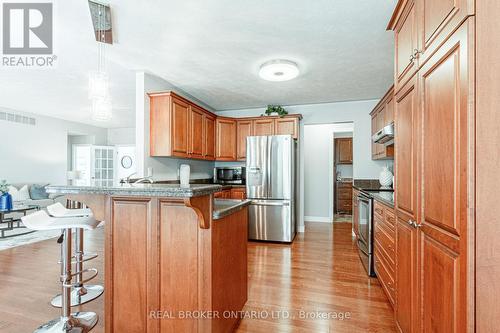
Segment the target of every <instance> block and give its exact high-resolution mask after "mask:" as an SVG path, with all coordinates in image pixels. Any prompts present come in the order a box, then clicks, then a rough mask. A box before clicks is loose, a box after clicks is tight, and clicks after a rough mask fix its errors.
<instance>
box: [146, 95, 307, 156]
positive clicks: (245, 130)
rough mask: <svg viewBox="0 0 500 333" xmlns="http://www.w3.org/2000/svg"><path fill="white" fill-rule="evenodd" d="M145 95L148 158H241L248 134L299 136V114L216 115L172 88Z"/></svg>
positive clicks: (244, 154)
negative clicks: (148, 111) (147, 105)
mask: <svg viewBox="0 0 500 333" xmlns="http://www.w3.org/2000/svg"><path fill="white" fill-rule="evenodd" d="M148 95H149V98H150V156H151V157H181V158H193V159H202V160H212V161H213V160H218V161H237V160H238V161H244V160H245V158H246V138H247V137H248V136H253V135H274V134H290V135H292V136H293V137H294V138H298V137H299V121H300V119H302V116H301V115H300V114H293V115H287V116H284V117H278V116H269V117H246V118H230V117H217V116H216V115H215V114H213V113H211V112H209V111H207V110H205V109H204V108H202V107H201V106H199V105H197V104H195V103H193V102H191V101H189V100H187V99H186V98H184V97H182V96H180V95H177V94H176V93H175V92H172V91H166V92H158V93H150V94H148Z"/></svg>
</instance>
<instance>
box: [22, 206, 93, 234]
mask: <svg viewBox="0 0 500 333" xmlns="http://www.w3.org/2000/svg"><path fill="white" fill-rule="evenodd" d="M21 221H22V222H23V224H24V225H25V226H26V227H27V228H29V229H32V230H57V229H68V228H80V229H85V230H93V229H95V228H96V227H97V226H98V225H99V223H100V222H99V221H97V220H96V219H94V217H93V216H92V215H90V216H83V217H52V216H49V214H47V213H46V212H45V211H43V210H40V211H37V212H35V213H33V214H29V215H26V216H23V217H21Z"/></svg>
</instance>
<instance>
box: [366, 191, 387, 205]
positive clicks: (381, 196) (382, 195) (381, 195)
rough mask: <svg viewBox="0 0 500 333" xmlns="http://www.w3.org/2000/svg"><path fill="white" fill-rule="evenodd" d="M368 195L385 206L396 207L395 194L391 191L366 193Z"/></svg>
mask: <svg viewBox="0 0 500 333" xmlns="http://www.w3.org/2000/svg"><path fill="white" fill-rule="evenodd" d="M364 192H365V193H368V194H369V195H370V196H371V197H372V198H373V199H374V200H376V201H380V202H381V203H383V204H386V205H388V206H390V207H394V192H390V191H378V192H377V191H375V192H371V191H364Z"/></svg>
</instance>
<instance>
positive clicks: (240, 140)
mask: <svg viewBox="0 0 500 333" xmlns="http://www.w3.org/2000/svg"><path fill="white" fill-rule="evenodd" d="M252 132H253V130H252V121H251V120H238V122H237V130H236V133H237V139H236V140H237V156H236V157H237V158H238V160H245V159H246V157H247V136H251V135H252Z"/></svg>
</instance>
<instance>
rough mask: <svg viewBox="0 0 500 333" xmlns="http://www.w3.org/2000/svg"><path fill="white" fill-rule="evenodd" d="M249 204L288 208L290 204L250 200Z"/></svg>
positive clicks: (286, 202)
mask: <svg viewBox="0 0 500 333" xmlns="http://www.w3.org/2000/svg"><path fill="white" fill-rule="evenodd" d="M250 204H251V205H260V206H290V202H288V201H267V200H252V201H251V202H250Z"/></svg>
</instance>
